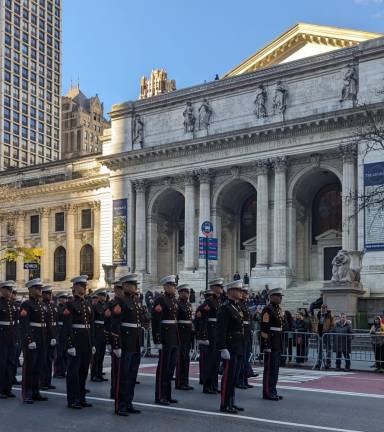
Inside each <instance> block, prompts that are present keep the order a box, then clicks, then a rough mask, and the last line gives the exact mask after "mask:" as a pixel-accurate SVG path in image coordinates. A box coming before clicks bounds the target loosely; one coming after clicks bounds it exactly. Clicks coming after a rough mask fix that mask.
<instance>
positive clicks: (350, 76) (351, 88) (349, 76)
mask: <svg viewBox="0 0 384 432" xmlns="http://www.w3.org/2000/svg"><path fill="white" fill-rule="evenodd" d="M358 91H359V72H358V67H357V65H354V64H349V65H348V69H347V71H346V72H345V74H344V78H343V88H342V90H341V100H340V102H341V103H342V102H344V101H347V100H351V101H352V102H353V105H355V104H356V102H357V93H358Z"/></svg>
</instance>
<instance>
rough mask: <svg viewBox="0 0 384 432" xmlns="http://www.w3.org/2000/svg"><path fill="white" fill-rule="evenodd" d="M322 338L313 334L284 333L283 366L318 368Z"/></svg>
mask: <svg viewBox="0 0 384 432" xmlns="http://www.w3.org/2000/svg"><path fill="white" fill-rule="evenodd" d="M320 342H321V341H320V337H319V335H318V334H317V333H312V332H297V331H288V332H283V351H282V353H281V365H282V366H287V365H296V366H312V368H315V367H316V364H317V361H318V353H319V347H320Z"/></svg>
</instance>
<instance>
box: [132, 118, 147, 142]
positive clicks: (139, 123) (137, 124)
mask: <svg viewBox="0 0 384 432" xmlns="http://www.w3.org/2000/svg"><path fill="white" fill-rule="evenodd" d="M132 135H133V139H132V142H133V144H135V143H136V142H137V143H139V144H140V148H143V144H144V122H143V120H142V119H141V117H140V116H139V114H136V115H135V118H134V121H133V134H132Z"/></svg>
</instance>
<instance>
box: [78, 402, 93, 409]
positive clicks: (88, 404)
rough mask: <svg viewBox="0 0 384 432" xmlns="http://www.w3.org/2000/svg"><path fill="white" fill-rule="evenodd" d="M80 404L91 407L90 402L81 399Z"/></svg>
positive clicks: (83, 406)
mask: <svg viewBox="0 0 384 432" xmlns="http://www.w3.org/2000/svg"><path fill="white" fill-rule="evenodd" d="M80 406H81V407H82V408H91V407H92V404H91V403H89V402H86V401H82V402H80Z"/></svg>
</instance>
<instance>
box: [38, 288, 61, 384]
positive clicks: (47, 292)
mask: <svg viewBox="0 0 384 432" xmlns="http://www.w3.org/2000/svg"><path fill="white" fill-rule="evenodd" d="M41 292H42V300H43V309H44V313H45V322H46V323H47V338H48V340H47V347H46V350H45V365H44V370H43V375H42V377H41V379H40V388H41V389H42V390H48V389H49V390H53V389H55V388H56V387H55V386H53V385H52V365H53V361H54V359H55V357H56V345H57V339H58V325H57V316H58V312H57V307H56V305H54V304H53V302H52V287H51V286H50V285H44V286H43V289H42V291H41Z"/></svg>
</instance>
